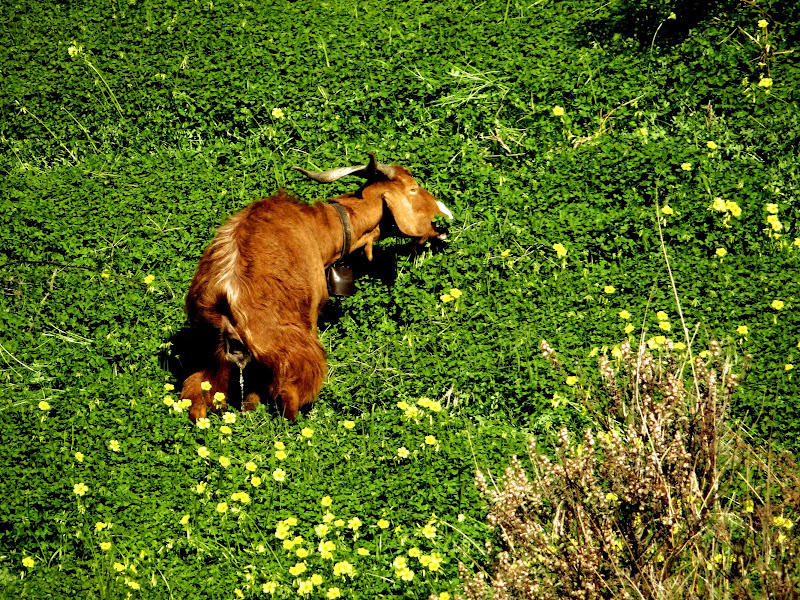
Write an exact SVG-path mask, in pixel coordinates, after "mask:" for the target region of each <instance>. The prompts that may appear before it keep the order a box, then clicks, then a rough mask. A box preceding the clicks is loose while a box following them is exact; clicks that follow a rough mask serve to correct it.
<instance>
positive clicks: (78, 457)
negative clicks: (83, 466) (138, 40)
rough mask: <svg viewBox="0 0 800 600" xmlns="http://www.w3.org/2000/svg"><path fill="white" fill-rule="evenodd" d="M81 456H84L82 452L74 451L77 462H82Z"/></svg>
mask: <svg viewBox="0 0 800 600" xmlns="http://www.w3.org/2000/svg"><path fill="white" fill-rule="evenodd" d="M83 458H84V457H83V452H76V453H75V460H77V461H78V462H83Z"/></svg>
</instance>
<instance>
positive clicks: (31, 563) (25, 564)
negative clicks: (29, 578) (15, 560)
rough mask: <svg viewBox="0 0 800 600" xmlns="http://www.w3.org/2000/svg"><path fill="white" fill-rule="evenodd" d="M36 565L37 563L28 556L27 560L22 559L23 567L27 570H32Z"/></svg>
mask: <svg viewBox="0 0 800 600" xmlns="http://www.w3.org/2000/svg"><path fill="white" fill-rule="evenodd" d="M35 564H36V561H34V560H33V559H32V558H31V557H30V556H26V557H25V558H23V559H22V566H23V567H25V568H26V569H32V568H33V567H34V565H35Z"/></svg>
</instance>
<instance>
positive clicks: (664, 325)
mask: <svg viewBox="0 0 800 600" xmlns="http://www.w3.org/2000/svg"><path fill="white" fill-rule="evenodd" d="M658 326H659V327H660V328H661V329H663V330H664V331H669V330H670V329H671V327H672V326H671V325H670V324H669V321H659V322H658Z"/></svg>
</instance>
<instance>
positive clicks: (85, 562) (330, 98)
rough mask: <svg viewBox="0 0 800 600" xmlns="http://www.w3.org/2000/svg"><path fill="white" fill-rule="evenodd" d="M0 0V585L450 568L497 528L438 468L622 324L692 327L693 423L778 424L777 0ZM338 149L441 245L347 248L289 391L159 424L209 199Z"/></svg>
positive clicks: (379, 584) (222, 200)
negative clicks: (426, 225) (433, 221)
mask: <svg viewBox="0 0 800 600" xmlns="http://www.w3.org/2000/svg"><path fill="white" fill-rule="evenodd" d="M0 11H2V19H3V22H4V23H6V24H7V26H6V27H4V28H3V31H2V32H0V37H2V42H3V43H2V48H3V49H4V51H3V53H2V54H0V61H1V62H0V70H2V75H3V77H2V83H0V107H2V119H0V136H2V137H1V138H0V139H1V140H2V145H3V151H2V152H0V167H1V168H2V171H3V183H2V188H0V189H1V190H2V194H0V203H2V210H0V248H1V249H2V257H1V258H0V284H1V285H2V294H0V357H2V361H0V381H2V384H3V388H2V389H3V394H2V397H0V432H1V433H0V440H2V453H0V456H2V458H0V465H2V473H3V477H2V478H0V507H2V511H0V513H1V514H2V515H3V517H2V519H0V582H1V584H0V590H2V595H3V596H5V597H11V596H14V597H31V598H38V597H75V596H76V595H80V596H81V597H89V598H91V597H103V598H116V597H128V595H131V596H132V597H136V596H137V595H139V596H143V597H154V598H161V597H163V598H169V597H178V598H217V597H219V598H223V597H224V598H229V597H257V596H258V597H260V596H262V595H265V594H266V595H274V596H276V597H293V596H296V595H298V594H300V595H308V596H312V597H321V596H328V597H336V596H337V594H340V595H341V596H342V597H358V598H361V597H369V598H371V597H380V596H390V595H391V596H407V597H427V596H428V595H430V594H437V595H438V596H439V597H440V598H443V597H446V595H447V594H450V595H453V594H455V593H457V592H458V590H459V589H460V587H461V580H460V576H459V570H458V564H459V562H460V561H461V562H465V563H466V564H469V565H471V566H475V565H477V566H478V567H480V568H485V569H487V570H489V569H491V568H493V565H494V563H493V560H494V558H495V554H494V551H493V550H492V551H489V550H487V545H486V544H487V543H489V544H490V545H491V547H492V548H496V547H499V546H501V545H502V544H503V541H502V539H501V538H499V537H497V532H496V531H492V530H490V529H489V527H488V525H487V524H486V523H485V521H484V517H485V515H486V511H487V508H489V507H488V505H487V504H486V499H485V498H483V497H482V496H481V495H480V494H479V493H478V490H477V489H476V487H475V486H474V485H473V474H474V471H475V470H476V469H480V470H482V471H483V472H484V473H494V474H495V475H496V476H499V475H500V473H502V472H503V470H504V469H505V468H506V467H507V466H508V465H509V464H510V463H511V456H512V455H513V454H517V455H520V456H522V455H523V453H524V451H525V448H526V446H527V444H528V440H529V439H530V436H531V435H535V436H536V439H537V440H539V441H540V442H541V446H540V448H539V450H542V451H546V452H549V453H550V456H551V459H553V460H556V455H557V452H560V450H557V449H556V448H557V444H556V443H555V442H557V440H558V439H559V432H560V431H561V430H562V428H566V430H567V431H568V432H569V435H570V436H572V437H573V438H574V439H577V437H580V436H582V435H583V433H582V432H583V431H584V430H585V428H586V427H591V428H594V430H596V431H597V430H599V429H600V427H599V425H598V418H597V414H598V413H599V412H600V404H599V403H600V400H599V397H595V396H589V397H588V398H587V397H586V395H585V394H584V393H583V392H582V391H581V390H588V389H593V388H592V385H593V384H594V386H595V387H599V386H600V383H601V378H600V376H598V375H597V361H598V358H600V357H607V359H608V360H609V361H612V362H613V361H622V360H623V357H622V355H623V354H624V351H623V348H624V346H622V345H621V344H622V343H623V342H624V340H625V339H630V340H631V342H630V343H631V344H632V347H633V348H636V347H638V345H639V341H641V342H643V343H644V344H645V346H646V347H647V348H648V350H649V351H650V352H652V353H653V355H654V356H658V355H659V353H666V352H668V349H669V346H671V347H672V350H671V351H677V352H682V351H691V350H692V348H694V349H705V348H707V347H708V345H709V342H710V341H711V340H718V341H719V342H720V343H721V344H722V347H724V348H725V349H726V352H728V353H729V354H730V356H731V360H732V361H733V362H735V363H736V364H737V365H739V366H740V367H741V372H742V373H746V376H745V377H744V378H743V380H742V381H741V383H740V384H739V385H738V387H737V389H736V391H735V393H733V394H732V395H731V397H730V406H729V412H728V419H729V422H730V423H732V424H733V426H734V427H735V428H737V429H741V430H743V431H746V432H747V436H752V437H747V439H748V440H756V441H753V442H752V443H753V445H754V446H756V447H766V448H770V449H771V450H770V452H774V453H780V452H783V451H789V452H793V453H796V452H797V450H798V443H797V439H798V434H800V404H798V401H797V398H798V397H799V396H800V394H798V392H799V391H800V390H798V382H797V378H796V375H795V373H794V367H795V365H796V364H798V362H799V361H798V355H800V313H799V312H798V310H797V305H798V301H799V300H798V298H800V283H799V282H800V278H798V275H797V273H798V260H799V259H800V241H798V240H800V231H798V200H797V187H798V178H799V177H800V175H799V174H800V169H798V146H797V140H798V139H800V136H799V135H798V132H799V131H800V121H799V120H798V114H799V111H798V106H797V101H798V91H797V90H798V85H797V84H798V73H799V71H798V56H797V52H796V50H797V47H798V27H800V18H798V17H800V14H799V13H798V9H797V8H796V7H794V6H792V5H791V3H779V2H769V1H757V2H722V1H721V2H708V3H688V2H675V3H663V4H662V3H659V4H655V5H654V4H653V3H645V2H638V1H636V0H621V1H619V2H615V3H606V2H595V1H592V0H580V1H578V0H568V1H566V2H558V3H555V2H539V3H533V2H532V3H522V2H515V1H513V0H511V1H510V0H505V1H499V0H490V1H488V2H485V3H480V4H477V5H474V6H466V5H463V3H458V2H450V1H444V2H435V3H431V2H425V1H422V0H416V1H412V2H405V3H402V4H398V5H392V6H387V5H386V4H380V3H375V2H363V3H354V2H338V1H329V2H318V1H311V0H305V1H301V2H269V3H266V2H252V1H247V0H244V1H242V2H228V1H226V2H215V1H213V0H208V1H205V2H201V1H197V2H193V3H177V2H173V1H171V0H146V1H145V0H122V1H120V2H115V3H110V4H109V3H98V2H94V1H93V0H87V1H85V2H82V3H56V2H39V1H35V2H29V3H25V4H22V3H18V2H17V3H13V2H12V3H7V4H5V5H3V7H1V8H0ZM370 151H372V152H375V153H376V154H377V156H378V158H379V159H380V160H381V161H382V162H387V163H391V162H397V163H400V164H403V165H404V166H406V167H408V168H409V170H410V171H411V172H412V173H414V175H415V176H417V177H418V179H419V180H420V183H421V184H422V185H424V186H425V187H426V189H429V190H430V191H431V192H432V193H433V194H434V195H436V196H437V197H439V198H440V199H441V200H442V201H444V202H445V203H446V204H447V206H448V207H449V208H451V209H452V210H453V212H454V213H455V216H456V218H455V220H454V222H453V223H452V224H451V225H450V234H449V236H448V241H447V244H445V245H443V246H441V247H435V248H434V247H426V248H420V249H413V248H409V247H408V246H407V245H406V244H405V243H403V242H400V241H397V240H391V239H389V240H386V241H385V242H383V243H382V245H381V246H380V248H378V249H377V250H376V258H375V261H374V263H372V264H366V262H365V261H364V262H363V263H362V262H358V263H357V264H356V269H357V271H358V272H359V273H360V274H361V277H360V278H359V279H358V281H357V282H356V287H357V293H356V294H355V295H354V296H352V297H349V298H344V299H333V300H332V301H331V302H330V303H329V306H328V307H327V309H326V312H325V314H324V315H323V320H322V323H321V327H320V333H321V339H322V341H323V344H324V345H325V346H326V348H327V350H328V354H329V377H328V381H327V383H326V385H325V387H324V388H323V391H322V393H321V396H320V399H319V401H318V404H317V406H316V407H315V408H314V410H312V411H311V413H310V414H309V415H308V416H307V417H305V418H304V419H302V420H300V421H298V422H297V423H296V424H288V423H284V422H282V421H280V420H277V419H275V418H274V417H273V416H272V415H270V414H268V412H267V411H266V410H259V411H257V412H255V413H248V414H241V413H238V412H236V411H230V412H226V413H225V414H223V415H214V416H212V417H211V418H210V419H209V420H208V421H207V422H202V423H201V424H200V425H199V426H193V425H191V423H189V421H188V419H187V418H185V417H186V415H185V406H184V405H182V404H181V402H180V400H181V399H180V398H179V397H177V395H176V392H175V390H173V389H166V388H168V387H169V386H177V385H178V384H179V383H180V382H179V381H177V378H176V372H177V371H178V370H179V369H178V366H179V362H180V352H181V342H182V335H181V334H182V329H183V328H184V326H185V315H184V313H183V299H184V294H185V290H186V288H187V286H188V283H189V281H190V280H191V276H192V273H193V270H194V267H195V266H196V262H197V259H198V257H199V256H200V253H201V252H202V249H203V247H204V246H205V245H206V244H207V243H208V241H209V240H210V238H211V236H212V232H213V230H214V228H216V227H217V226H219V225H220V224H221V223H222V222H223V221H224V220H225V218H226V217H227V216H228V215H230V214H231V213H232V212H234V211H236V210H238V209H239V208H241V207H243V206H245V205H246V204H247V203H249V202H251V201H253V200H255V199H257V198H260V197H263V196H267V195H270V194H272V193H274V192H275V191H276V190H277V189H278V188H279V187H286V188H287V189H289V190H290V191H291V192H293V193H296V194H298V195H299V196H301V197H303V198H306V199H309V200H311V199H314V198H320V197H329V196H331V195H335V194H337V193H341V192H343V191H346V190H350V189H352V182H348V181H346V180H343V181H341V182H338V183H336V184H334V185H332V186H330V187H329V188H326V189H324V190H320V189H319V187H317V186H315V184H312V183H310V182H307V181H305V180H303V179H302V178H301V177H300V176H299V175H296V174H293V173H295V172H294V171H292V170H291V169H290V167H291V166H292V165H300V166H303V167H306V168H311V169H323V168H328V167H331V166H338V165H341V164H344V163H346V162H348V161H350V162H352V163H360V162H363V161H364V159H365V157H366V153H367V152H370ZM665 253H666V255H667V256H668V258H669V263H667V261H666V260H665V257H664V254H665ZM667 264H669V265H670V268H671V271H670V270H668V269H667ZM673 282H674V287H673ZM676 298H679V299H680V300H681V310H680V311H679V310H678V305H677V303H676ZM543 339H544V340H547V341H548V343H549V344H550V345H551V346H552V347H553V348H556V349H557V350H558V355H559V362H560V364H561V365H563V369H565V370H562V371H559V370H555V371H554V370H553V368H552V365H551V364H550V362H549V360H548V358H547V357H545V356H542V353H541V351H540V341H541V340H543ZM606 430H607V428H606ZM576 436H577V437H576ZM548 440H550V441H551V442H553V443H550V444H548V443H547V441H548ZM548 449H549V450H548ZM748 481H749V480H748ZM787 481H788V479H787ZM787 497H788V493H787ZM754 506H755V507H756V508H758V506H759V505H758V503H757V502H756V504H755V505H754ZM728 509H729V510H731V511H732V512H731V514H734V513H735V511H734V510H733V508H731V507H728ZM754 510H755V508H754ZM735 514H738V515H740V516H741V515H742V512H741V510H740V511H739V512H738V513H735ZM764 514H765V515H766V514H767V513H764ZM328 515H332V516H328ZM770 515H771V516H772V517H773V518H774V517H775V516H780V515H778V514H777V513H776V514H772V513H770ZM786 518H787V519H789V520H796V519H794V516H792V515H788V514H787V515H786ZM764 519H766V516H765V517H764ZM763 522H764V523H767V521H766V520H764V521H763ZM781 527H782V529H780V531H778V530H777V529H776V530H774V532H775V535H778V534H779V533H781V534H783V535H785V536H786V540H788V542H787V543H795V542H794V541H792V540H794V538H793V537H792V536H793V532H794V530H793V529H791V528H786V527H783V526H781ZM770 531H773V530H772V529H770ZM299 538H302V540H301V539H299ZM763 539H766V538H763ZM326 544H327V545H326ZM331 544H332V545H333V546H331ZM776 547H777V546H776ZM720 554H723V555H724V556H732V555H729V554H726V553H725V551H720ZM714 556H715V555H714ZM762 556H763V554H762ZM775 556H777V555H775ZM712 560H713V556H712ZM723 560H727V559H723ZM776 560H777V559H776ZM472 561H474V562H472ZM651 564H652V563H651ZM656 564H658V563H656ZM724 564H725V565H726V568H727V565H728V564H729V563H724ZM770 564H780V563H779V562H776V563H770ZM480 568H479V569H478V570H480ZM487 572H488V571H487ZM753 581H755V580H753ZM759 585H760V584H759V583H758V582H755V583H752V586H754V587H753V588H752V589H750V590H749V592H750V593H752V594H753V595H756V596H757V595H758V593H759V589H758V587H759ZM731 590H732V588H728V591H725V590H724V589H722V588H720V593H721V594H723V595H724V594H725V593H729V592H730V593H732V592H731Z"/></svg>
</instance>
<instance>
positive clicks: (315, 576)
mask: <svg viewBox="0 0 800 600" xmlns="http://www.w3.org/2000/svg"><path fill="white" fill-rule="evenodd" d="M322 581H323V580H322V575H320V574H319V573H314V574H313V575H312V576H311V583H313V584H314V585H320V584H321V583H322Z"/></svg>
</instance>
